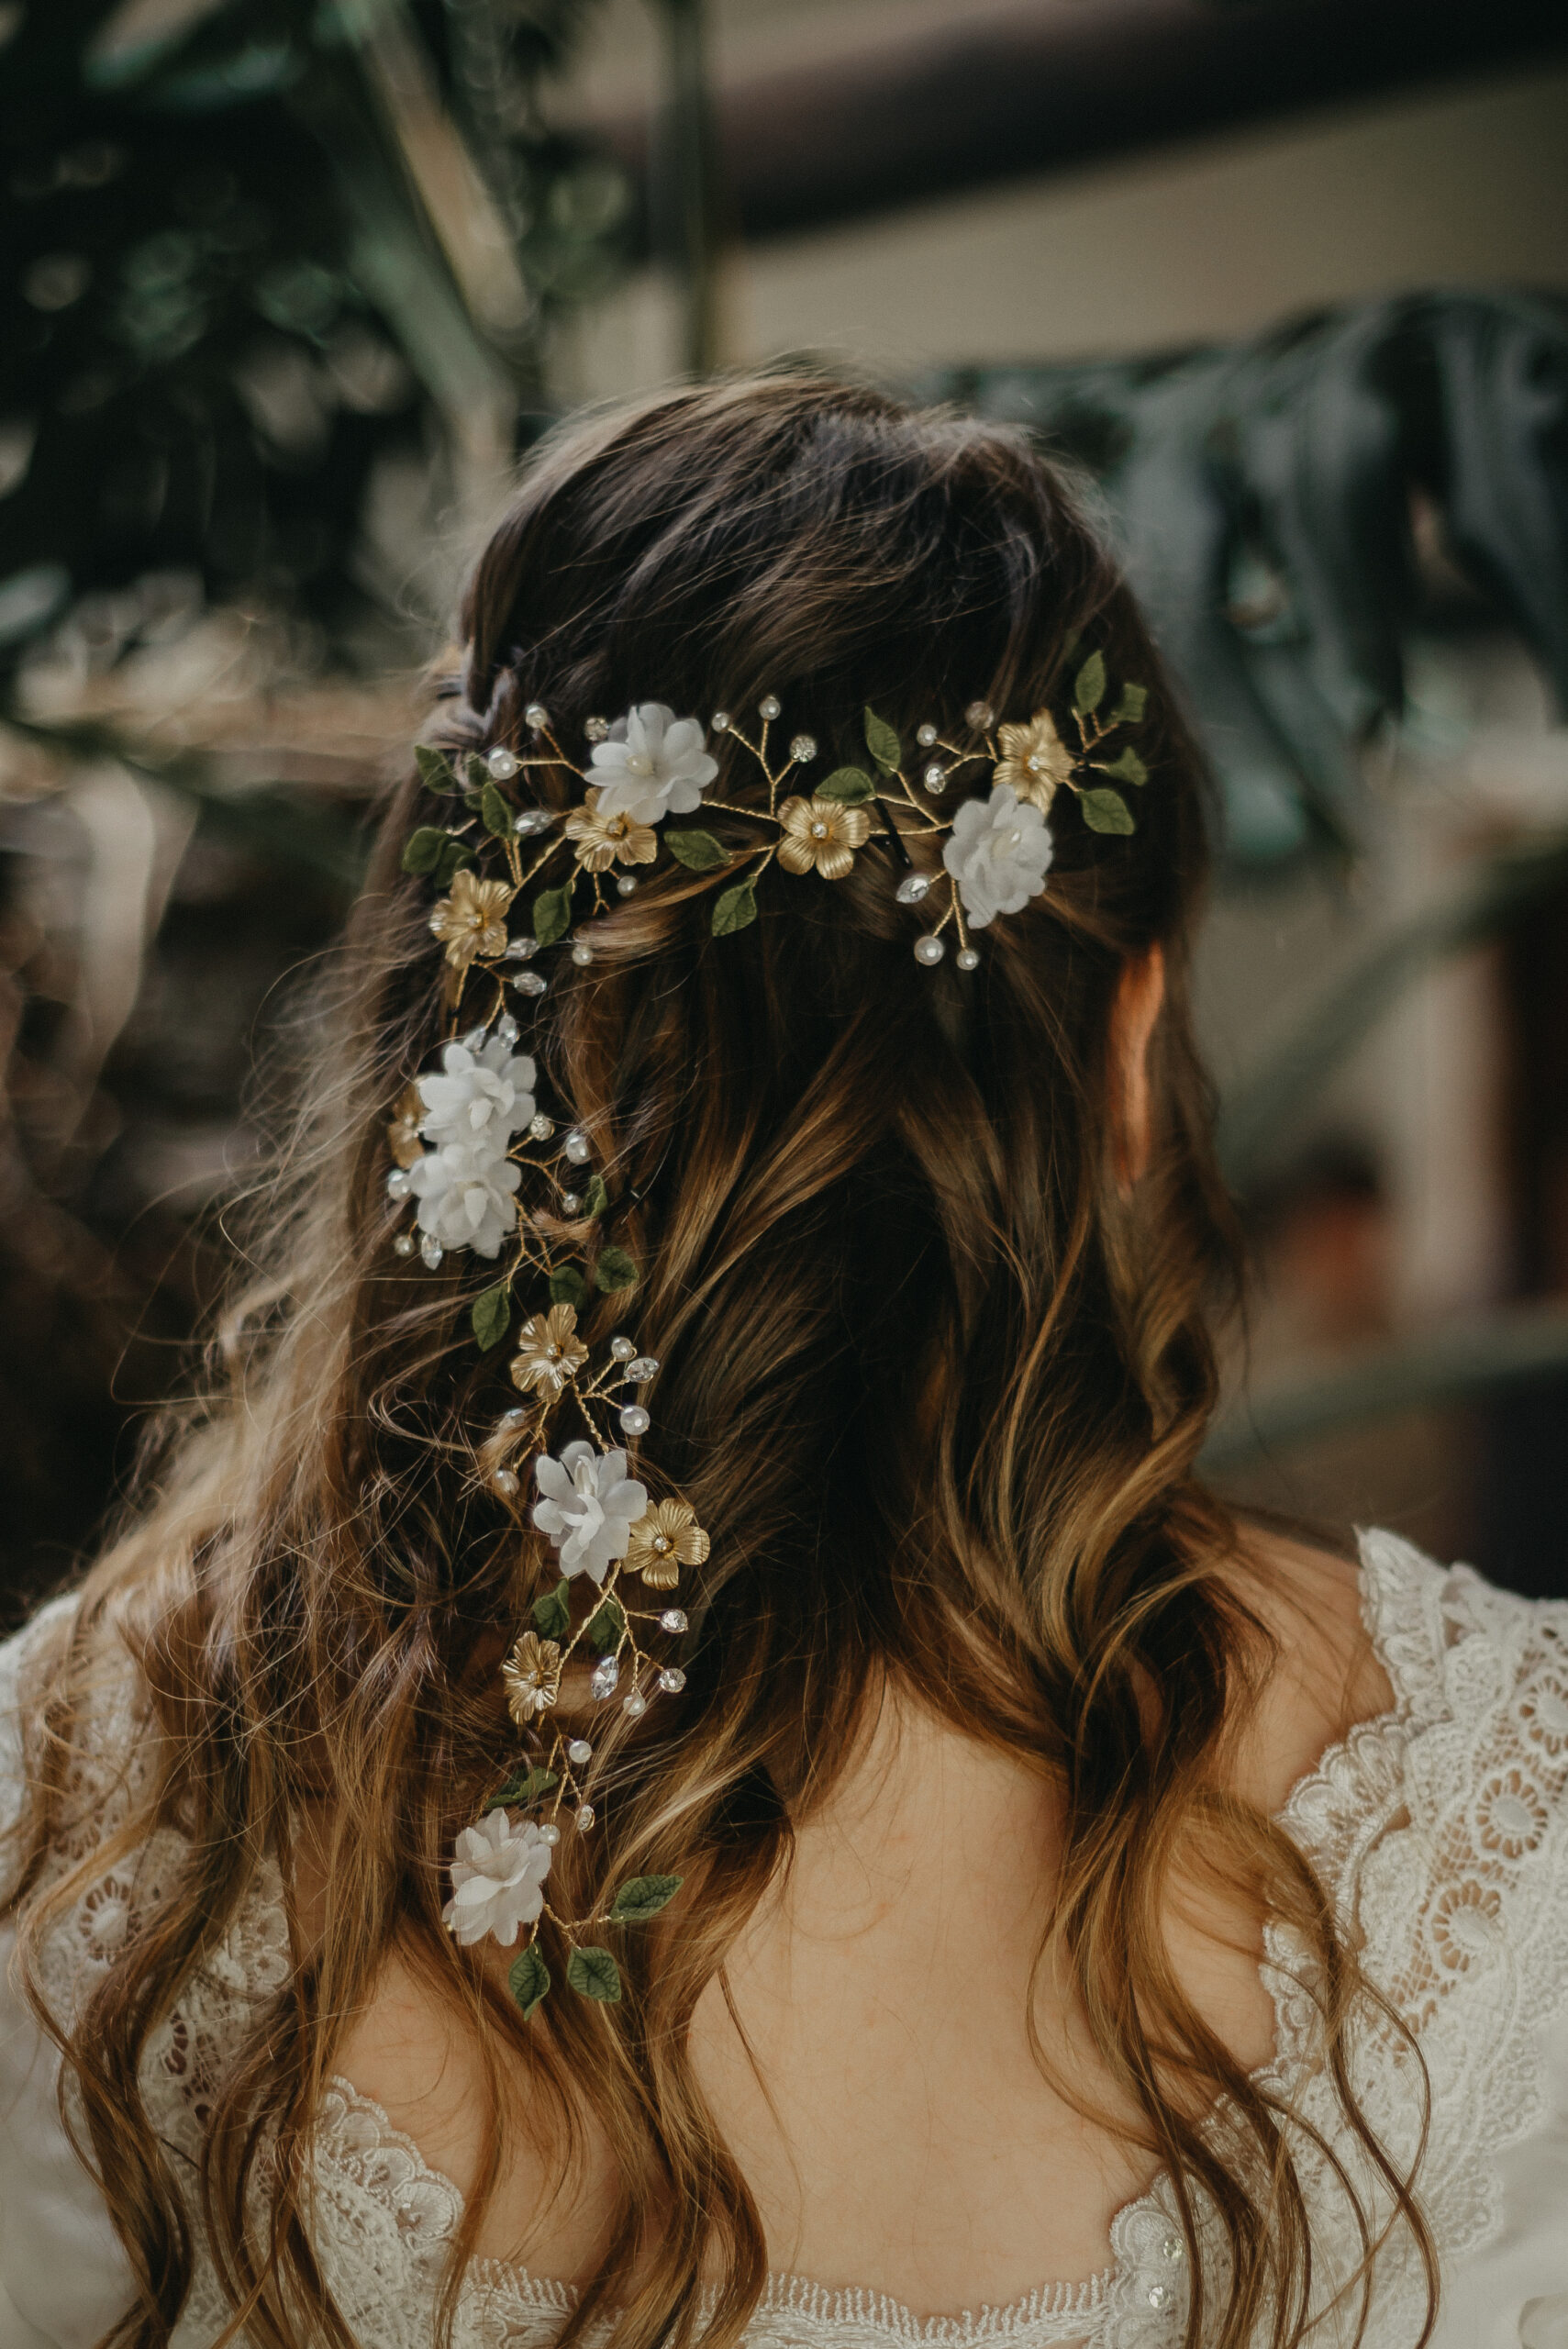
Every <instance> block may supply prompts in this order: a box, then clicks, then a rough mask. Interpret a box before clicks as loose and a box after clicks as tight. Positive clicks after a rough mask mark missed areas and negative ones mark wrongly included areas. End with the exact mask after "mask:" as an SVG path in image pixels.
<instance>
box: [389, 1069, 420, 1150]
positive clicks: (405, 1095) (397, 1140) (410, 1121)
mask: <svg viewBox="0 0 1568 2349" xmlns="http://www.w3.org/2000/svg"><path fill="white" fill-rule="evenodd" d="M424 1114H425V1104H424V1103H423V1101H421V1100H420V1098H419V1088H418V1086H417V1085H405V1086H404V1088H403V1090H402V1092H401V1093H400V1094H399V1095H398V1097H397V1107H396V1108H395V1110H394V1111H393V1113H392V1119H391V1122H390V1123H389V1125H388V1126H387V1129H386V1139H387V1142H388V1145H389V1147H390V1149H391V1151H392V1154H393V1156H394V1158H395V1159H396V1161H397V1163H398V1164H399V1166H412V1165H413V1163H414V1161H415V1160H416V1159H417V1158H423V1157H424V1155H425V1144H424V1141H423V1140H422V1139H421V1137H420V1133H419V1120H420V1119H421V1118H422V1117H423V1116H424Z"/></svg>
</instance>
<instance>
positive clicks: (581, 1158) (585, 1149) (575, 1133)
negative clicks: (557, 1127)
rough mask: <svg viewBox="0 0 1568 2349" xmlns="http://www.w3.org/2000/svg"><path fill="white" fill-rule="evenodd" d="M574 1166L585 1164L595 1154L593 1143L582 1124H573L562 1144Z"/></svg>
mask: <svg viewBox="0 0 1568 2349" xmlns="http://www.w3.org/2000/svg"><path fill="white" fill-rule="evenodd" d="M561 1147H562V1150H563V1151H564V1152H566V1155H567V1157H568V1158H569V1159H570V1160H571V1161H572V1163H573V1165H574V1166H585V1165H586V1164H587V1163H588V1161H589V1159H590V1158H592V1156H593V1155H594V1148H593V1144H592V1143H591V1142H590V1141H589V1140H588V1137H587V1135H586V1134H585V1133H584V1131H583V1129H582V1127H581V1126H573V1129H572V1131H571V1132H570V1133H569V1134H568V1135H567V1137H566V1140H565V1141H563V1142H562V1145H561Z"/></svg>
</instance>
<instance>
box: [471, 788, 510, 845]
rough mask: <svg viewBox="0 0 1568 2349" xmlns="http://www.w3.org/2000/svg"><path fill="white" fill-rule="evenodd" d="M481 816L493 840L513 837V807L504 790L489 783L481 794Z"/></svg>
mask: <svg viewBox="0 0 1568 2349" xmlns="http://www.w3.org/2000/svg"><path fill="white" fill-rule="evenodd" d="M479 817H480V821H481V822H482V823H483V825H484V829H485V830H486V831H487V832H488V833H489V835H490V837H491V839H492V840H493V841H509V840H510V839H511V837H512V809H511V806H510V803H509V802H508V800H507V799H506V795H505V794H504V793H503V792H499V791H497V790H496V788H495V785H494V784H493V783H487V784H486V785H485V786H484V790H483V791H482V792H481V793H480V795H479Z"/></svg>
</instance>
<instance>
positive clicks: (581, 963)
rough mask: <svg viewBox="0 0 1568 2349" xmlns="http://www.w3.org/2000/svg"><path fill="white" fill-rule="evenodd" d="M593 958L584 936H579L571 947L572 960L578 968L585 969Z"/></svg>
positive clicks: (591, 949) (592, 951)
mask: <svg viewBox="0 0 1568 2349" xmlns="http://www.w3.org/2000/svg"><path fill="white" fill-rule="evenodd" d="M593 959H594V950H593V948H592V947H591V946H590V945H589V943H588V941H587V940H586V939H585V938H580V939H579V940H578V941H577V943H576V944H575V946H573V949H572V960H573V962H574V963H576V965H577V967H578V969H579V970H581V971H585V970H586V969H587V967H588V965H589V963H591V962H592V961H593Z"/></svg>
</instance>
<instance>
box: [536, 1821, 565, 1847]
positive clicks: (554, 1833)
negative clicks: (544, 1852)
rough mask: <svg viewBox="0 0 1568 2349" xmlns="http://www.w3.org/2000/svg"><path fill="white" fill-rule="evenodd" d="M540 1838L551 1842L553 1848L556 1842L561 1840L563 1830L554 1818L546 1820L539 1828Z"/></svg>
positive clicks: (540, 1840)
mask: <svg viewBox="0 0 1568 2349" xmlns="http://www.w3.org/2000/svg"><path fill="white" fill-rule="evenodd" d="M560 1841H561V1830H560V1828H559V1827H557V1825H556V1824H555V1821H554V1820H552V1819H550V1820H546V1821H545V1823H544V1825H543V1826H542V1827H541V1828H540V1829H539V1842H541V1843H549V1844H550V1846H551V1847H552V1848H553V1847H554V1845H555V1844H557V1843H559V1842H560Z"/></svg>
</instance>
